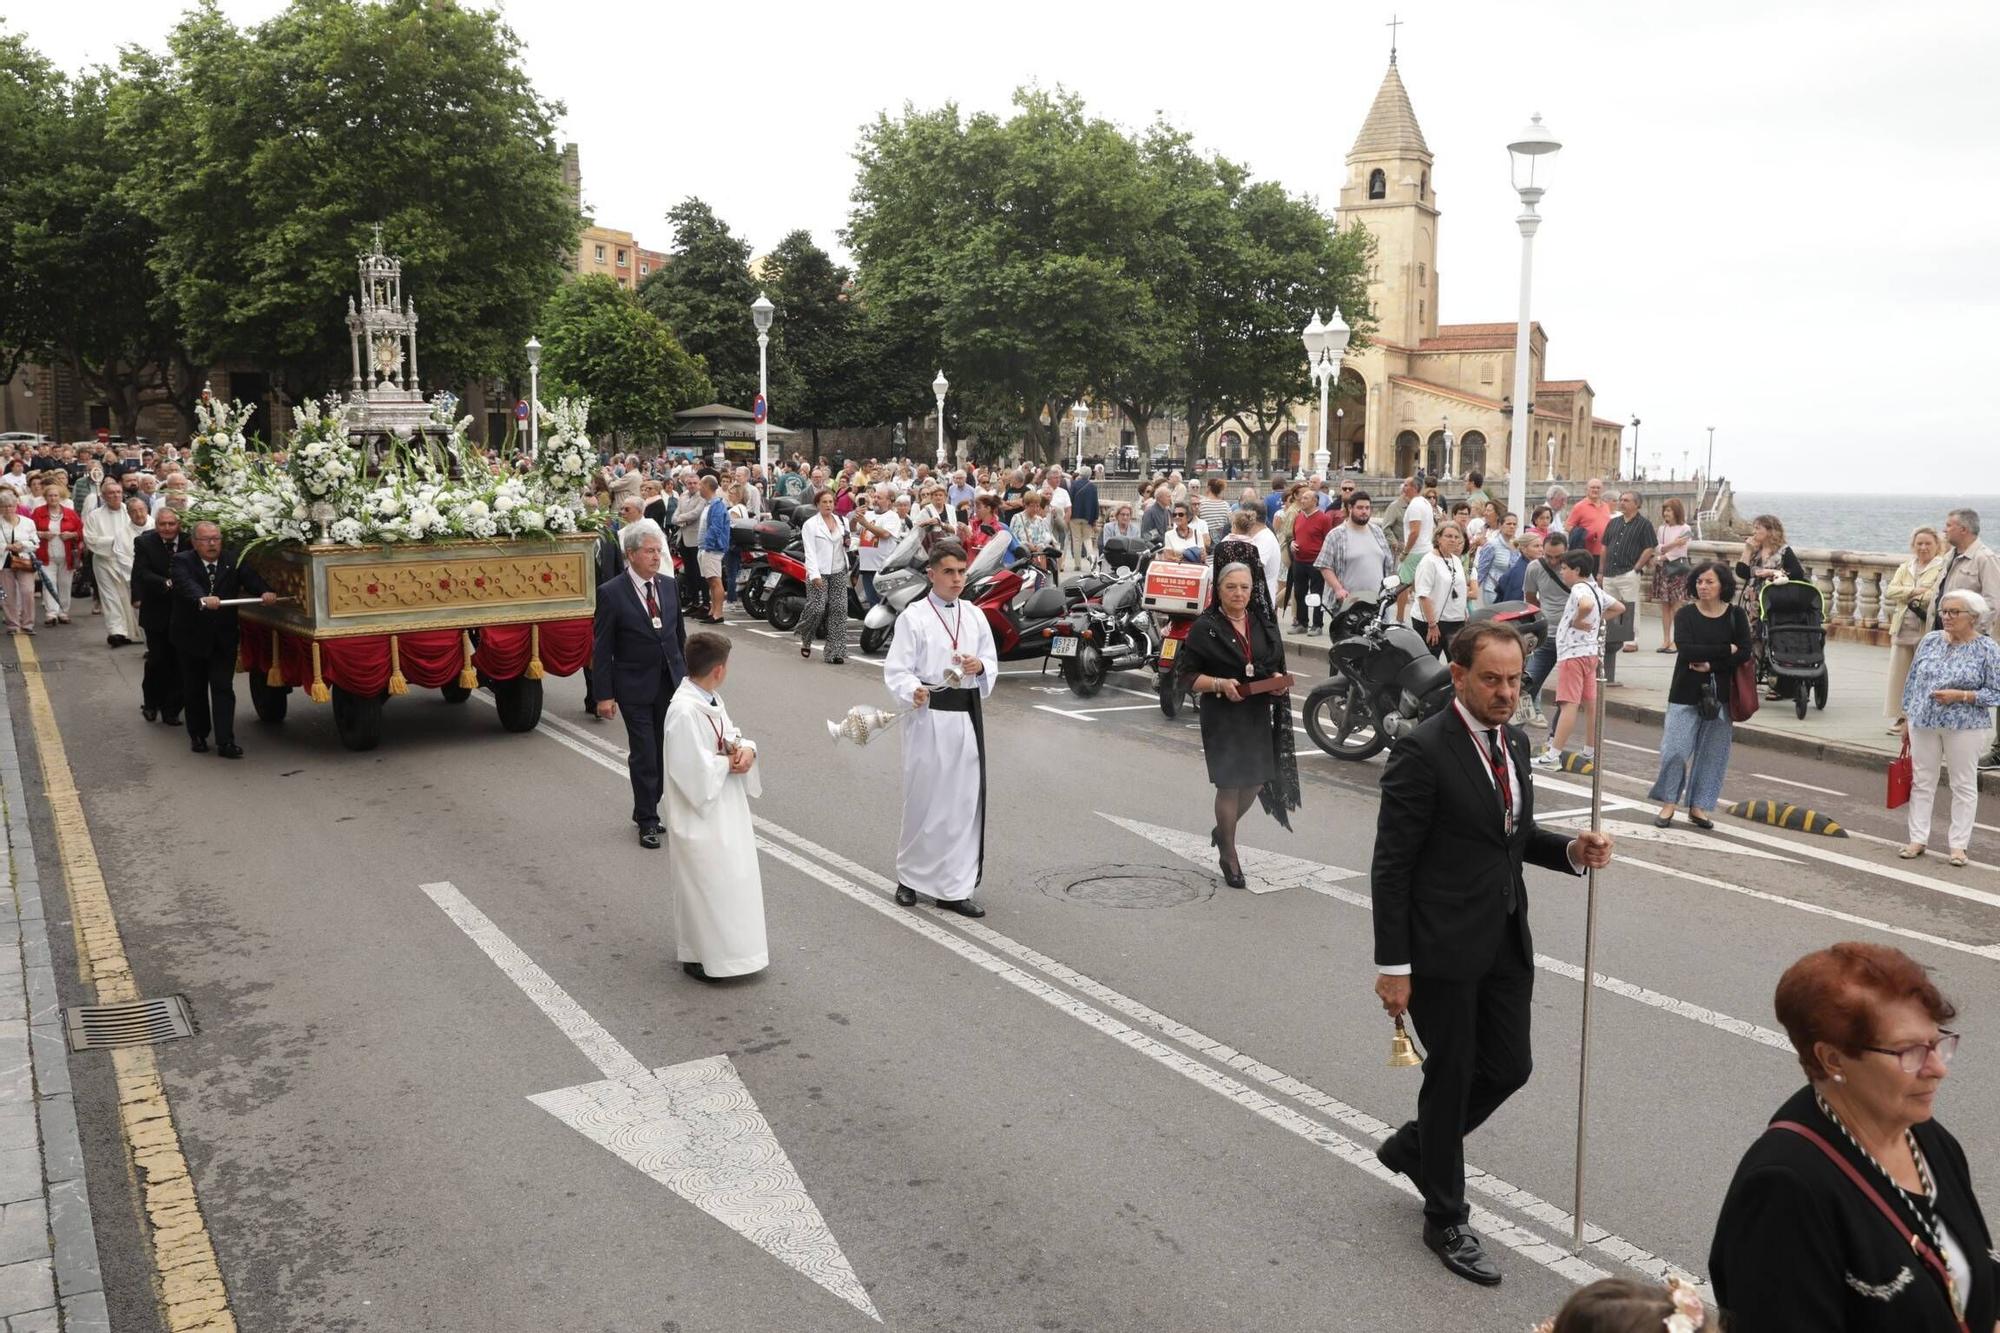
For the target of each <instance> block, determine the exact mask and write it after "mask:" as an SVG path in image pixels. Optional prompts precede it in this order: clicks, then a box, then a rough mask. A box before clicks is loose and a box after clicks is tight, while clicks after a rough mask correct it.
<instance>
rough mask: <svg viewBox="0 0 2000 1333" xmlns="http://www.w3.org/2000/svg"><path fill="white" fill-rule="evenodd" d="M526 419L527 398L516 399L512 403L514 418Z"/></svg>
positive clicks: (517, 419)
mask: <svg viewBox="0 0 2000 1333" xmlns="http://www.w3.org/2000/svg"><path fill="white" fill-rule="evenodd" d="M527 419H528V400H527V399H525V398H521V399H517V400H516V401H515V403H514V420H516V421H526V420H527Z"/></svg>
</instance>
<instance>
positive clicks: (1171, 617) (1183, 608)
mask: <svg viewBox="0 0 2000 1333" xmlns="http://www.w3.org/2000/svg"><path fill="white" fill-rule="evenodd" d="M1212 572H1213V571H1212V570H1211V568H1210V566H1209V563H1208V561H1206V560H1203V561H1200V562H1196V561H1192V560H1180V559H1175V558H1173V557H1171V556H1166V555H1161V554H1158V553H1155V555H1154V556H1153V558H1152V559H1151V560H1150V561H1148V562H1147V565H1146V574H1145V582H1144V584H1143V585H1142V591H1141V593H1140V595H1139V605H1140V608H1141V609H1142V610H1145V611H1149V612H1151V613H1153V614H1154V615H1156V616H1159V617H1161V618H1162V619H1163V620H1164V621H1165V622H1166V623H1165V624H1164V626H1160V628H1159V635H1160V639H1159V653H1158V655H1157V656H1156V657H1155V658H1154V660H1153V692H1154V693H1155V694H1157V695H1158V696H1159V699H1160V711H1161V712H1162V713H1164V714H1166V715H1167V716H1168V717H1178V716H1179V715H1180V711H1181V703H1182V701H1183V700H1184V699H1188V698H1192V697H1193V696H1192V694H1191V692H1190V691H1189V690H1188V688H1187V682H1186V681H1185V680H1183V679H1182V678H1181V674H1180V670H1179V664H1180V650H1181V645H1182V644H1183V643H1185V642H1187V636H1188V631H1189V630H1190V629H1192V628H1193V627H1194V622H1195V617H1196V616H1199V615H1200V614H1201V613H1202V612H1203V611H1204V610H1206V609H1207V607H1208V602H1209V581H1210V578H1211V577H1212ZM1155 624H1156V625H1158V622H1157V621H1156V622H1155Z"/></svg>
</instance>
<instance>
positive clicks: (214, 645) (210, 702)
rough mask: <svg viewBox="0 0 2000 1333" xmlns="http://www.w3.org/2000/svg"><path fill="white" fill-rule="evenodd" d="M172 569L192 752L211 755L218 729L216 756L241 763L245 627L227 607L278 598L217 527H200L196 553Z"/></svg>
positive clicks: (174, 632)
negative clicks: (239, 687)
mask: <svg viewBox="0 0 2000 1333" xmlns="http://www.w3.org/2000/svg"><path fill="white" fill-rule="evenodd" d="M172 568H173V575H172V579H173V595H174V611H173V624H172V627H171V630H170V636H171V638H172V640H173V645H174V654H175V656H177V657H178V658H179V659H180V667H181V693H182V702H183V704H184V705H185V711H186V713H187V729H188V740H189V743H190V744H189V748H190V749H192V750H193V751H194V752H195V753H196V754H204V753H206V752H207V750H208V733H209V730H210V728H211V727H212V728H213V729H214V731H215V752H216V753H217V754H218V755H220V756H222V757H223V758H224V759H241V758H242V757H243V747H242V746H240V745H238V744H237V743H236V684H235V682H236V640H237V636H238V633H239V628H238V626H237V623H236V608H235V607H233V606H224V605H223V603H224V602H230V601H235V600H236V599H238V598H240V597H243V596H245V595H248V596H251V597H258V598H261V599H262V600H263V602H264V604H265V605H266V606H268V605H270V604H271V603H272V602H275V601H277V600H278V595H277V594H276V593H274V592H272V591H271V590H270V589H269V588H267V587H265V586H264V580H263V579H261V578H258V577H257V571H256V570H254V569H245V568H244V567H242V566H241V565H240V564H239V563H238V556H237V554H236V552H234V551H225V550H223V549H222V529H221V528H219V527H217V526H216V525H215V524H213V523H197V524H195V525H194V549H193V550H191V551H182V552H181V553H180V554H179V555H177V556H175V557H174V560H173V566H172Z"/></svg>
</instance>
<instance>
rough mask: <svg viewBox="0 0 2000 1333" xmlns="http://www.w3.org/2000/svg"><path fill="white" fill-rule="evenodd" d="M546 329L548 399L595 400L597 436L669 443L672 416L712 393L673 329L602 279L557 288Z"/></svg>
mask: <svg viewBox="0 0 2000 1333" xmlns="http://www.w3.org/2000/svg"><path fill="white" fill-rule="evenodd" d="M541 324H542V329H543V333H542V346H543V352H542V375H543V379H544V383H545V384H546V385H547V389H546V392H547V393H548V395H549V396H550V397H552V398H554V397H562V396H565V395H567V396H570V397H578V396H587V397H589V399H590V420H591V424H592V426H593V428H594V429H595V430H597V431H599V432H602V433H607V434H610V435H612V436H614V437H620V438H631V437H637V438H639V439H642V440H659V439H664V438H665V437H666V435H667V433H668V432H669V431H670V430H672V429H673V424H674V413H676V412H678V411H680V410H681V409H683V408H687V407H693V406H695V405H696V404H699V403H705V402H707V401H708V400H709V398H710V397H711V396H712V394H713V392H714V391H713V389H712V388H711V386H710V384H709V381H708V375H707V374H706V372H704V371H703V370H702V368H701V366H700V365H699V364H697V363H696V361H695V359H694V358H693V357H691V356H689V355H688V354H687V352H686V351H685V350H683V349H682V347H681V345H680V344H679V343H678V342H676V341H674V335H673V334H672V333H670V332H669V331H668V330H667V326H666V325H664V324H662V323H661V322H660V321H659V320H658V319H656V318H654V316H653V315H652V314H651V312H649V311H647V310H646V309H645V308H644V307H642V306H641V305H640V304H639V302H638V301H637V300H636V299H635V298H634V297H633V295H632V294H631V293H630V292H628V291H626V290H625V289H624V288H622V287H620V286H619V285H618V284H617V283H616V282H614V281H612V280H611V279H610V278H609V277H606V276H605V275H603V274H601V273H596V274H591V275H589V276H587V277H584V278H581V279H579V280H577V281H576V282H573V283H567V284H565V285H564V286H562V287H561V288H559V289H558V290H557V291H556V294H555V295H554V296H553V297H551V298H550V299H549V303H548V306H547V308H546V310H545V311H544V312H543V315H542V321H541Z"/></svg>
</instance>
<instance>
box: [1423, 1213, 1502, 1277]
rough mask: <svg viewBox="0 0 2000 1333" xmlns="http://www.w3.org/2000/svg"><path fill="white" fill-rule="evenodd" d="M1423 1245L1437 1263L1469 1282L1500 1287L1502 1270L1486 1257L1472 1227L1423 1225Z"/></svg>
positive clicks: (1484, 1248) (1483, 1247)
mask: <svg viewBox="0 0 2000 1333" xmlns="http://www.w3.org/2000/svg"><path fill="white" fill-rule="evenodd" d="M1424 1244H1426V1245H1428V1246H1430V1247H1431V1250H1432V1252H1433V1253H1435V1254H1436V1255H1437V1257H1438V1260H1439V1261H1440V1262H1441V1263H1443V1264H1444V1266H1445V1267H1446V1268H1448V1269H1450V1270H1451V1271H1452V1272H1454V1273H1456V1274H1458V1276H1460V1277H1462V1278H1464V1279H1465V1280H1466V1281H1467V1282H1477V1283H1478V1284H1479V1285H1480V1286H1482V1287H1497V1286H1499V1285H1500V1266H1499V1265H1498V1264H1496V1263H1494V1262H1493V1260H1492V1259H1490V1258H1488V1257H1487V1254H1486V1247H1485V1246H1483V1245H1481V1244H1480V1243H1479V1237H1478V1236H1477V1235H1475V1234H1474V1233H1473V1231H1472V1228H1470V1227H1434V1226H1432V1225H1431V1224H1430V1223H1428V1222H1426V1223H1424Z"/></svg>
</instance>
